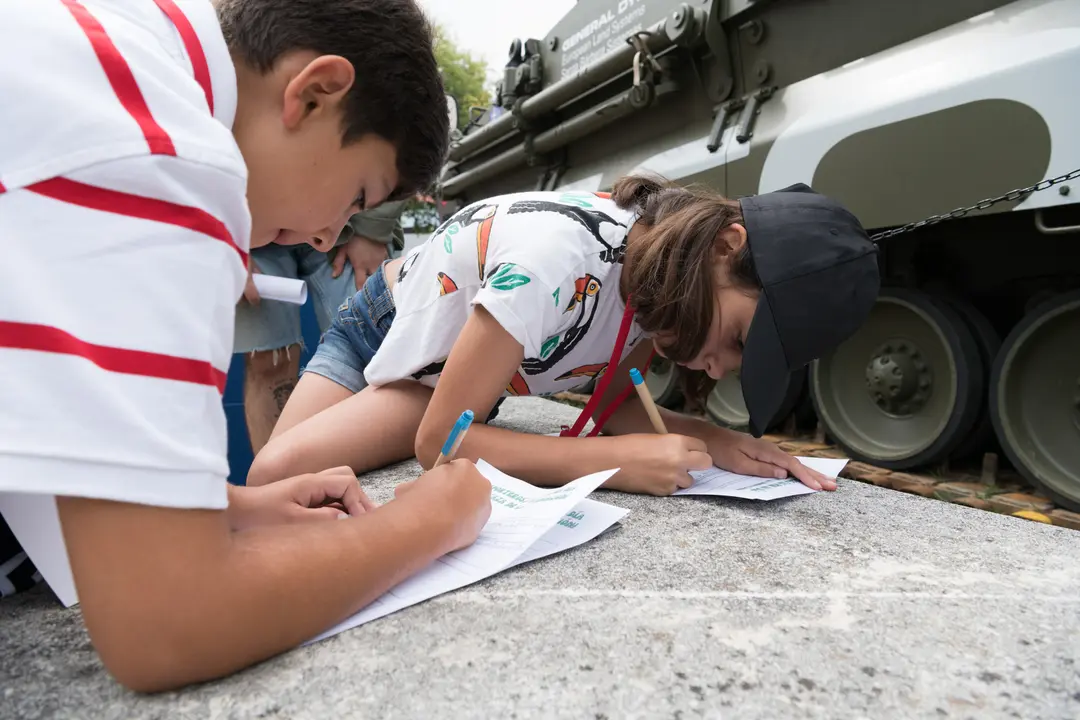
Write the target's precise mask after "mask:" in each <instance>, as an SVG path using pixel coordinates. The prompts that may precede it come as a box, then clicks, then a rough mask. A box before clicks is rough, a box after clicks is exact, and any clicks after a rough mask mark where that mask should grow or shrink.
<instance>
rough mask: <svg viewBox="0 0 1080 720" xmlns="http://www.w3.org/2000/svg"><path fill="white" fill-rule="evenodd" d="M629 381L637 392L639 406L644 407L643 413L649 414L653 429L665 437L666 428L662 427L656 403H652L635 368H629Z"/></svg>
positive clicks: (643, 380) (643, 379) (646, 388)
mask: <svg viewBox="0 0 1080 720" xmlns="http://www.w3.org/2000/svg"><path fill="white" fill-rule="evenodd" d="M630 380H631V381H633V383H634V389H635V390H637V394H638V397H639V398H641V404H642V405H644V406H645V412H647V413H649V419H650V420H652V426H653V429H654V430H656V432H657V433H658V434H660V435H667V434H668V432H667V428H666V427H664V421H663V419H662V418H661V417H660V411H659V410H657V409H656V403H655V402H653V399H652V395H650V394H649V388H648V387H647V386H646V385H645V378H643V377H641V373H640V372H638V369H637V368H630Z"/></svg>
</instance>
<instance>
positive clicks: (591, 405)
mask: <svg viewBox="0 0 1080 720" xmlns="http://www.w3.org/2000/svg"><path fill="white" fill-rule="evenodd" d="M633 324H634V310H633V308H632V307H631V305H630V298H626V310H625V311H624V312H623V317H622V325H620V326H619V334H618V335H617V336H616V338H615V347H614V348H613V349H612V351H611V359H610V360H609V361H608V364H607V367H606V368H604V374H603V376H602V377H601V378H600V382H598V383H597V384H596V387H595V388H594V389H593V393H592V397H591V398H589V402H588V403H586V404H585V409H584V410H582V411H581V414H580V415H578V419H577V421H576V422H575V423H574V427H572V428H569V427H567V426H565V425H563V427H562V432H560V433H559V436H560V437H580V436H581V431H582V430H583V429H584V427H585V424H586V423H587V422H589V418H590V417H592V414H593V413H594V412H596V408H597V406H598V405H599V404H600V398H601V397H603V396H604V393H605V392H607V389H608V385H610V384H611V379H612V378H613V377H614V376H615V372H616V371H617V370H618V368H619V362H620V361H621V360H622V352H623V348H625V347H626V338H627V336H628V335H629V334H630V326H631V325H633ZM652 357H653V354H650V355H649V362H647V363H645V365H646V366H648V364H649V363H651V362H652ZM633 391H634V386H633V385H632V384H631V385H627V386H626V387H625V388H624V389H623V391H622V392H621V393H619V395H618V396H617V397H616V398H615V399H614V400H613V401H612V402H611V404H610V405H608V406H607V407H606V408H604V412H603V413H601V414H600V417H598V418H596V421H595V423H594V427H593V429H592V430H590V431H589V434H588V435H587V436H586V437H594V436H595V435H597V434H599V433H600V431H601V430H602V429H603V428H604V423H606V422H607V421H608V418H609V417H611V414H612V413H613V412H615V411H616V410H618V409H619V406H620V405H622V404H623V403H624V402H625V401H626V398H627V397H629V396H630V393H631V392H633Z"/></svg>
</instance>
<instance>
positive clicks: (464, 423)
mask: <svg viewBox="0 0 1080 720" xmlns="http://www.w3.org/2000/svg"><path fill="white" fill-rule="evenodd" d="M472 421H473V411H472V410H466V411H465V412H463V413H461V417H459V418H458V420H457V422H456V423H454V427H453V428H452V429H451V430H450V434H449V435H448V436H447V437H446V442H444V443H443V446H442V451H441V452H439V458H438V459H437V460H436V461H435V464H434V465H433V466H432V470H434V469H435V468H437V467H439V466H440V465H442V464H444V463H448V462H450V461H451V460H453V459H454V455H457V451H458V448H459V447H461V441H462V440H464V439H465V433H466V432H467V431H468V429H469V426H470V425H472Z"/></svg>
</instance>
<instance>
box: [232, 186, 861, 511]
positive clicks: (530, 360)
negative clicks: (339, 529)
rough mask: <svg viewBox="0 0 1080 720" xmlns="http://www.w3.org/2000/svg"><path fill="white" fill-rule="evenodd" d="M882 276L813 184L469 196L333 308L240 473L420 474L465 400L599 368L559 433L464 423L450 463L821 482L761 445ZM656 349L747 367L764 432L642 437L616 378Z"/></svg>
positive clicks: (726, 368)
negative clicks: (796, 385)
mask: <svg viewBox="0 0 1080 720" xmlns="http://www.w3.org/2000/svg"><path fill="white" fill-rule="evenodd" d="M877 277H878V275H877V262H876V249H875V247H874V245H873V244H872V243H870V241H869V240H868V239H867V237H866V233H865V232H864V231H863V229H862V227H861V226H860V225H859V223H858V221H857V220H856V219H855V218H854V217H853V216H852V215H851V214H850V213H848V212H847V211H846V210H844V209H843V208H842V207H840V206H839V205H837V204H836V203H834V202H832V201H831V200H829V199H827V198H825V197H823V196H821V195H819V194H817V193H814V192H813V191H811V190H810V189H809V188H807V187H806V186H793V187H791V188H787V189H785V190H782V191H777V192H774V193H766V194H763V195H758V196H755V197H752V198H745V199H743V200H741V201H735V200H728V199H726V198H724V197H721V196H719V195H717V194H716V193H714V192H711V191H709V190H699V189H688V188H682V187H678V186H675V185H672V184H669V183H666V182H664V181H660V180H655V179H652V178H645V177H627V178H623V179H621V180H620V181H619V182H617V183H616V184H615V187H614V189H613V191H612V193H610V194H608V193H581V192H558V191H555V192H527V193H519V194H513V195H505V196H500V197H495V198H491V199H488V200H484V201H480V202H476V203H473V204H472V205H469V206H468V207H465V208H464V209H462V210H461V211H459V212H458V213H456V214H455V215H454V216H453V217H451V218H450V219H449V220H447V221H446V222H445V223H444V224H443V225H442V226H441V227H440V228H439V229H438V230H437V231H436V232H435V233H434V234H433V236H432V237H431V239H429V240H428V241H427V242H426V243H425V244H424V245H422V246H420V247H418V248H416V249H414V250H413V251H412V252H411V253H409V254H408V255H406V256H405V257H404V258H401V259H399V260H393V261H388V263H387V264H386V265H384V267H383V272H380V273H376V274H375V275H373V276H372V277H371V279H370V280H369V281H368V282H367V284H366V285H365V286H364V288H363V289H362V290H361V291H360V292H358V293H357V294H356V295H355V296H354V297H352V298H351V299H350V300H349V301H348V302H346V303H345V304H343V305H342V307H341V308H340V312H339V315H338V317H337V318H336V319H335V321H334V323H333V325H332V326H331V328H330V329H329V330H328V331H327V333H326V334H325V335H324V337H323V340H322V342H321V343H320V345H319V348H318V350H317V352H316V353H315V356H314V357H313V358H312V360H311V362H310V363H309V364H308V366H307V367H306V368H305V370H304V374H303V376H302V377H301V379H300V382H299V384H298V385H297V388H296V390H295V391H294V392H293V394H292V397H291V398H290V400H289V402H288V404H287V405H286V407H285V409H284V411H283V413H282V416H281V419H280V420H279V422H278V425H277V427H276V428H275V429H274V434H273V436H272V437H271V440H270V442H269V444H267V446H266V447H265V448H264V449H263V450H262V451H261V452H260V453H259V455H258V456H257V457H256V458H255V462H254V463H253V464H252V468H251V471H250V474H249V477H248V483H249V484H255V485H257V484H264V483H267V482H272V481H275V480H278V479H281V478H285V477H290V476H293V475H296V474H298V473H302V472H312V471H319V470H323V469H325V468H328V467H335V466H341V465H348V466H349V467H351V468H353V469H354V470H355V471H356V472H358V473H359V472H364V471H367V470H370V469H373V468H376V467H381V466H384V465H387V464H389V463H392V462H396V461H399V460H402V459H405V458H407V457H410V456H412V455H413V454H414V452H415V454H416V455H417V457H418V458H419V459H420V461H421V463H422V464H423V465H424V466H425V467H430V466H431V465H432V463H433V462H434V461H435V459H436V457H437V456H438V453H439V449H440V446H441V445H442V443H443V441H444V440H445V438H446V436H447V433H448V432H449V430H450V428H451V427H452V426H453V424H454V422H455V421H456V420H457V418H458V416H459V415H460V413H461V412H462V411H463V410H464V409H467V408H468V409H472V410H473V412H474V413H475V414H476V417H477V418H488V419H491V418H492V417H494V414H495V412H497V408H498V405H499V404H500V403H501V402H502V399H503V398H505V397H507V396H516V395H549V394H553V393H556V392H561V391H565V390H571V389H573V388H575V387H578V386H580V385H582V384H583V383H585V382H587V381H588V380H589V379H591V378H598V381H597V386H596V390H595V391H594V395H593V401H592V402H591V403H590V404H589V406H588V407H586V409H585V411H583V412H582V414H581V417H580V418H579V420H578V422H577V423H575V425H574V427H572V428H564V429H563V432H562V437H560V438H553V437H546V436H534V435H526V434H522V433H516V432H513V431H510V430H505V429H502V428H496V427H489V426H487V425H485V424H483V423H477V424H476V425H475V426H474V427H473V429H472V430H471V431H470V432H469V433H468V435H467V436H466V438H465V440H464V442H463V444H462V445H461V448H460V449H459V451H458V457H467V458H471V459H474V460H475V459H477V458H479V457H483V458H484V459H485V460H487V461H488V462H490V463H492V464H493V465H495V466H496V467H498V468H499V469H501V470H503V471H504V472H506V473H509V474H511V475H514V476H516V477H519V478H522V479H524V480H528V481H530V482H533V483H535V484H539V485H559V484H563V483H566V482H568V481H570V480H573V479H575V478H577V477H580V476H582V475H586V474H589V473H592V472H595V471H599V470H604V469H607V468H611V467H616V466H618V467H620V468H622V469H621V470H620V472H619V473H617V474H616V475H615V476H613V477H612V478H611V480H609V481H608V483H607V484H606V487H609V488H613V489H620V490H624V491H628V492H640V493H648V494H654V495H667V494H671V493H672V492H674V491H675V490H677V489H678V488H681V487H687V486H689V485H690V484H691V482H692V478H691V477H690V475H689V474H688V472H689V471H692V470H703V469H706V468H708V467H711V466H712V465H714V464H715V465H717V466H719V467H721V468H724V469H727V470H731V471H733V472H736V473H741V474H748V475H758V476H763V477H778V478H781V477H788V476H789V475H790V476H793V477H795V478H797V479H799V480H800V481H802V482H803V483H805V484H806V485H808V486H809V487H811V488H814V489H826V490H832V489H835V487H836V485H835V482H834V481H833V480H831V479H829V478H826V477H824V476H823V475H821V474H819V473H817V472H815V471H813V470H811V469H810V468H807V467H806V466H804V465H802V464H801V463H800V462H798V460H796V459H795V458H793V457H791V456H790V455H788V454H786V453H784V452H783V451H781V450H780V449H779V448H777V447H776V446H775V445H773V444H772V443H769V442H767V441H764V440H761V439H759V438H760V435H761V433H762V430H763V429H764V427H765V426H766V425H767V423H768V422H769V421H771V420H772V416H773V415H775V413H776V411H777V409H778V407H779V405H780V403H781V400H782V397H783V393H784V390H785V388H786V384H787V380H788V377H789V375H790V374H791V373H792V372H794V371H796V370H798V369H799V368H801V367H803V366H804V365H805V364H806V363H807V362H809V361H810V360H812V359H814V358H816V357H819V356H821V355H822V354H825V353H827V352H829V351H830V350H831V349H832V348H833V347H835V346H836V345H837V344H839V343H840V342H842V341H843V340H844V339H845V338H846V337H847V336H849V335H850V334H851V333H853V332H854V331H855V329H856V328H857V327H858V325H859V324H860V323H861V322H862V321H863V320H864V319H865V317H866V315H867V314H868V313H869V310H870V307H871V306H872V304H873V302H874V298H875V297H876V295H877V289H878V286H877V283H878V280H877ZM653 352H659V353H661V354H662V355H664V356H665V357H668V358H670V359H671V360H673V361H674V362H676V363H678V364H680V365H683V366H685V367H687V368H690V369H692V370H701V371H704V372H706V373H707V374H708V375H709V376H710V377H712V378H719V377H720V376H721V375H722V374H723V373H725V372H730V371H733V370H738V369H739V368H740V367H741V368H742V372H741V378H742V384H743V394H744V398H745V400H746V403H747V407H748V409H749V411H750V419H751V431H752V433H753V435H754V436H756V437H752V436H750V435H747V434H743V433H738V432H734V431H732V430H728V429H724V428H720V427H717V426H715V425H712V424H710V423H707V422H704V421H702V420H699V419H696V418H692V417H689V416H686V415H682V414H680V413H675V412H671V411H667V410H661V413H662V414H663V419H664V423H665V425H666V426H667V428H668V431H669V433H670V434H668V435H657V434H655V433H654V432H653V430H652V426H651V424H650V422H649V419H648V417H647V415H646V412H645V410H644V408H643V407H642V405H641V404H640V402H639V400H638V399H637V397H636V396H635V395H634V394H633V393H632V391H631V387H630V383H629V369H630V368H632V367H638V368H644V367H648V364H649V360H650V358H651V356H652V353H653ZM590 418H591V419H593V420H594V424H595V427H594V429H593V431H592V432H590V433H589V435H590V437H579V436H580V435H581V431H582V430H583V429H584V426H585V424H586V422H587V421H588V420H589V419H590ZM600 428H602V429H603V431H604V433H605V435H604V436H603V437H594V436H595V435H596V434H597V433H598V432H599V430H600Z"/></svg>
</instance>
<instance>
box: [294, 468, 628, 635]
mask: <svg viewBox="0 0 1080 720" xmlns="http://www.w3.org/2000/svg"><path fill="white" fill-rule="evenodd" d="M476 466H477V468H478V469H479V470H480V472H482V473H483V474H484V476H485V477H487V479H488V480H490V481H491V485H492V489H491V500H492V505H491V518H490V519H489V520H488V522H487V525H485V526H484V529H483V531H481V533H480V537H479V538H478V539H477V541H476V542H475V543H473V544H472V545H470V546H469V547H467V548H464V549H463V550H458V551H456V552H452V553H449V554H447V555H444V556H443V557H441V558H439V559H438V560H436V561H435V562H434V563H432V564H431V565H430V566H428V567H427V568H426V569H425V570H422V571H420V572H419V573H417V574H416V575H413V576H412V577H411V578H409V579H408V580H406V581H404V582H402V583H400V584H399V585H397V586H396V587H394V588H393V589H392V590H390V591H389V592H387V593H386V594H384V595H383V596H382V597H380V598H379V599H377V600H376V601H375V602H373V603H371V604H370V605H368V606H367V607H366V608H364V609H363V610H361V611H360V612H358V613H357V614H355V615H353V616H352V617H351V618H349V619H348V620H345V621H344V622H341V623H339V624H338V625H335V626H334V627H332V628H330V629H329V630H327V631H326V632H324V633H322V634H321V635H318V636H317V637H315V638H313V639H312V640H309V641H308V643H313V642H317V641H319V640H323V639H325V638H328V637H330V636H332V635H336V634H338V633H340V632H343V631H345V630H348V629H350V628H354V627H357V626H359V625H363V624H364V623H366V622H370V621H372V620H375V619H377V618H381V617H384V616H386V615H389V614H390V613H393V612H396V611H398V610H401V609H402V608H406V607H409V606H410V605H415V604H417V603H420V602H423V601H424V600H429V599H431V598H433V597H435V596H437V595H442V594H444V593H448V592H450V591H451V590H456V589H458V588H461V587H464V586H466V585H471V584H472V583H475V582H479V581H480V580H483V579H484V578H488V577H491V576H492V575H495V574H497V573H499V572H502V571H503V570H506V569H507V568H510V567H513V566H515V565H520V564H521V563H525V562H529V561H531V560H536V559H538V558H541V557H545V556H547V555H551V554H554V553H557V552H561V551H563V550H568V549H570V548H572V547H575V546H577V545H580V544H582V543H585V542H588V541H589V540H592V539H593V538H595V537H596V536H598V535H600V534H601V533H602V532H604V531H605V530H607V529H608V528H609V527H611V526H612V525H613V524H614V523H616V522H618V521H619V520H620V519H622V518H623V517H624V516H625V515H626V514H627V513H628V512H629V511H627V510H624V509H622V508H617V507H614V506H613V505H607V504H606V503H601V502H596V501H595V500H587V499H585V496H586V495H588V494H589V493H591V492H592V491H593V490H595V489H596V488H597V487H599V486H600V485H601V484H602V483H603V482H604V481H605V480H607V479H608V478H609V477H611V476H612V475H614V474H615V473H616V472H617V470H607V471H604V472H600V473H594V474H593V475H586V476H585V477H582V478H578V479H577V480H575V481H574V482H572V483H569V484H567V485H565V486H563V487H560V488H538V487H536V486H534V485H530V484H528V483H526V482H523V481H521V480H518V479H516V478H512V477H510V476H509V475H506V474H505V473H502V472H500V471H499V470H497V469H495V468H494V467H492V466H491V465H489V464H488V463H486V462H484V461H483V460H481V461H479V462H478V463H477V464H476ZM306 644H307V643H306Z"/></svg>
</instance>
